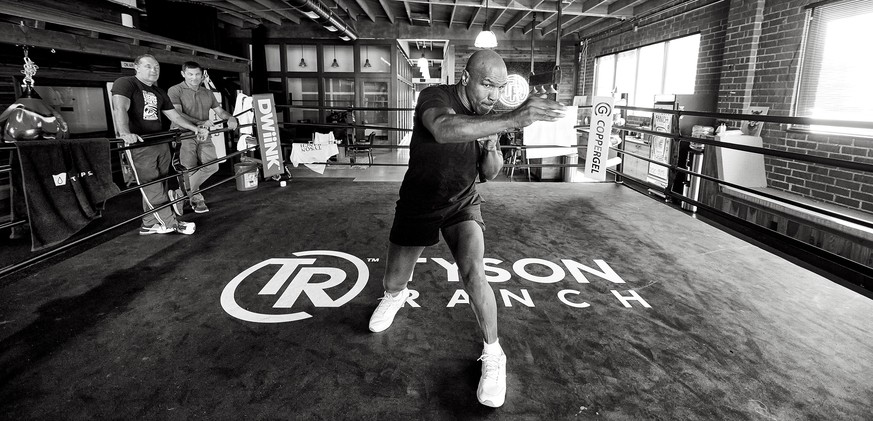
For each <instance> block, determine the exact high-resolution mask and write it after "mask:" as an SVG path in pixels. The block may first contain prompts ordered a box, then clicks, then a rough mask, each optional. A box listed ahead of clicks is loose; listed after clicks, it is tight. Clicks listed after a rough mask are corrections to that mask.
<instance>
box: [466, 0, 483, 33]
mask: <svg viewBox="0 0 873 421" xmlns="http://www.w3.org/2000/svg"><path fill="white" fill-rule="evenodd" d="M485 1H486V0H483V1H482V2H481V4H482V5H484V4H485ZM481 10H482V8H481V7H477V8H476V11H474V12H473V16H471V17H470V21H469V22H467V30H468V31H469V30H470V28H472V27H473V23H474V22H476V18H477V17H479V12H480V11H481Z"/></svg>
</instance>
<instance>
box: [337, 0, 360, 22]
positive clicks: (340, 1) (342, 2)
mask: <svg viewBox="0 0 873 421" xmlns="http://www.w3.org/2000/svg"><path fill="white" fill-rule="evenodd" d="M333 1H334V2H335V3H336V5H337V7H339V8H340V9H342V10H345V12H346V14H347V15H349V18H350V19H351V20H354V21H357V20H358V16H357V14H356V13H352V8H351V7H350V6H349V4H348V3H346V0H333Z"/></svg>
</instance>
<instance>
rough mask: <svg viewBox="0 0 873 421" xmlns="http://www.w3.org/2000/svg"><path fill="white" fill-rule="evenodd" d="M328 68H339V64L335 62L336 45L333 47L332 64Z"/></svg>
mask: <svg viewBox="0 0 873 421" xmlns="http://www.w3.org/2000/svg"><path fill="white" fill-rule="evenodd" d="M330 67H334V68H336V67H339V63H337V62H336V45H334V46H333V63H331V64H330Z"/></svg>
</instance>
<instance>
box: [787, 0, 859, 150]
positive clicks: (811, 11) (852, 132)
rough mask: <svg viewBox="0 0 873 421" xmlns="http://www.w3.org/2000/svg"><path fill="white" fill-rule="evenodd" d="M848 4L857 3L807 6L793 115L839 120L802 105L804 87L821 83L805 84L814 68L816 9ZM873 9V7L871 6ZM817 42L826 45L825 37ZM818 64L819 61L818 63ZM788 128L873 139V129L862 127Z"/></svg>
mask: <svg viewBox="0 0 873 421" xmlns="http://www.w3.org/2000/svg"><path fill="white" fill-rule="evenodd" d="M841 3H842V4H846V3H857V1H855V0H829V1H822V2H818V3H814V4H810V5H808V6H807V7H806V10H805V16H804V27H803V36H802V38H801V44H800V59H799V63H798V65H797V70H796V77H795V80H794V89H793V91H792V94H793V95H792V98H791V108H790V110H791V116H792V117H800V118H813V119H815V118H819V119H827V120H839V119H834V118H828V117H821V116H820V117H816V116H814V115H812V114H804V113H803V110H801V108H802V107H805V106H806V104H803V103H804V100H803V97H804V95H808V93H807V92H806V91H804V88H808V89H813V90H814V89H818V87H819V84H818V83H816V85H815V86H814V87H809V86H807V85H805V84H804V81H805V80H806V79H805V78H806V77H811V76H808V74H809V73H811V71H812V69H810V68H809V66H810V62H809V61H808V60H809V55H810V50H809V49H810V48H811V47H810V42H811V41H810V31H811V30H812V29H813V25H814V24H815V23H814V22H813V18H814V15H815V11H816V9H817V8H821V7H829V6H834V5H837V4H841ZM871 10H873V8H871ZM815 42H819V45H822V46H823V45H825V44H826V41H825V39H822V40H816V41H815ZM817 64H818V63H817ZM815 78H816V79H817V80H821V79H822V77H821V75H816V76H815ZM846 121H865V122H870V123H873V117H871V118H869V119H867V120H852V119H846ZM787 129H788V130H790V131H793V132H800V133H807V134H820V135H836V136H850V137H860V138H866V139H873V129H862V128H848V127H841V126H817V125H807V124H789V125H787Z"/></svg>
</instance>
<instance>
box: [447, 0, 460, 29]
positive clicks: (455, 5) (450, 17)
mask: <svg viewBox="0 0 873 421" xmlns="http://www.w3.org/2000/svg"><path fill="white" fill-rule="evenodd" d="M457 10H458V0H455V2H454V3H453V4H452V14H451V15H449V28H451V27H452V23H454V22H455V12H456V11H457Z"/></svg>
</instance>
